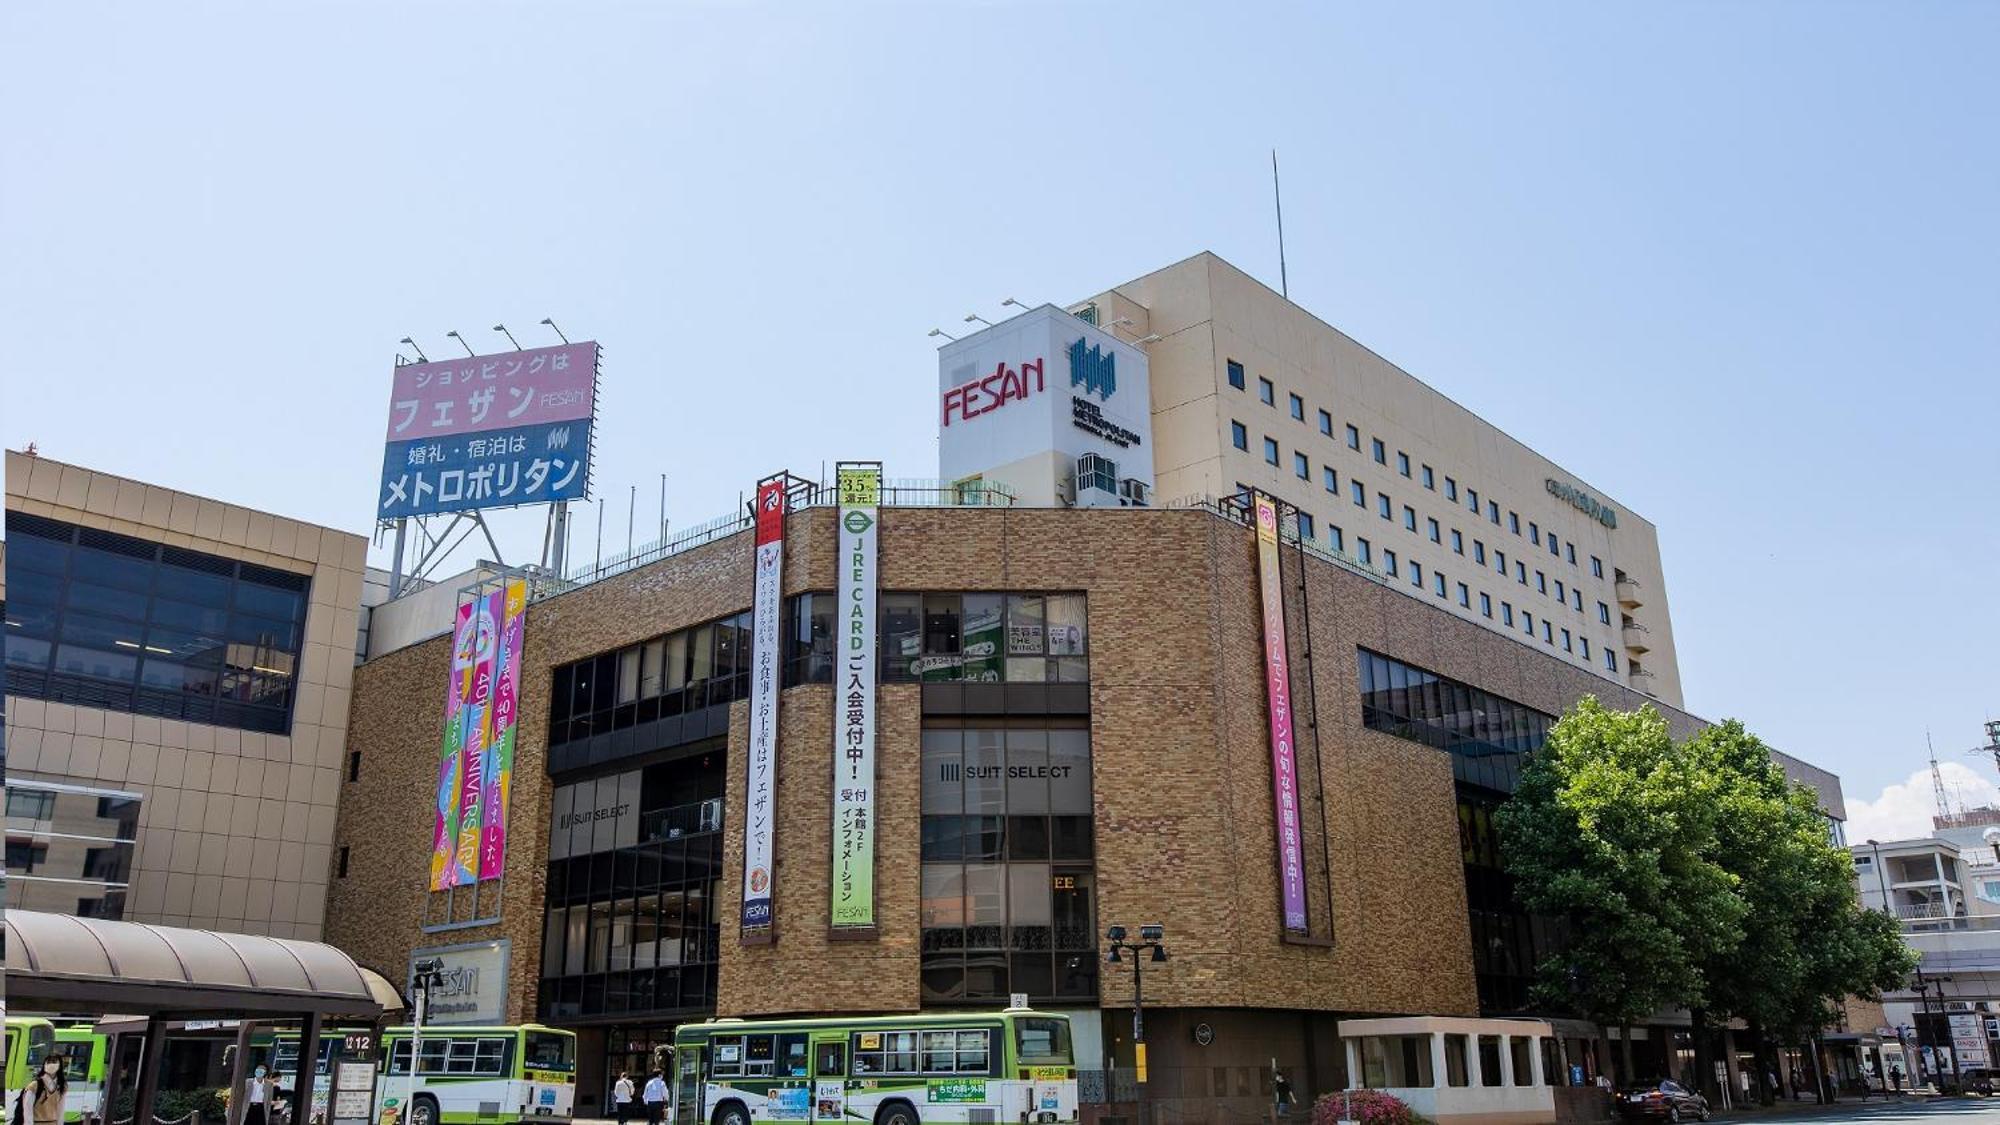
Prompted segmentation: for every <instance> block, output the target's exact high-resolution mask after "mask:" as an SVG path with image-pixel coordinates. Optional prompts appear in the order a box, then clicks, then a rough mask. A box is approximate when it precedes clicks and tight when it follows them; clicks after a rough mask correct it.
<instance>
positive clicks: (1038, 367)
mask: <svg viewBox="0 0 2000 1125" xmlns="http://www.w3.org/2000/svg"><path fill="white" fill-rule="evenodd" d="M1047 389H1048V387H1047V386H1046V385H1045V384H1044V383H1043V381H1042V360H1041V357H1040V356H1036V357H1035V358H1034V359H1031V360H1028V361H1027V362H1025V363H1023V364H1021V366H1020V367H1019V368H1018V369H1016V368H1010V367H1008V366H1007V364H1006V361H1004V360H1002V361H1001V362H999V363H997V364H995V365H994V367H993V374H991V375H988V376H986V377H985V378H983V379H974V380H972V381H971V382H968V383H961V384H959V385H958V386H956V387H952V388H951V389H949V390H947V391H945V392H944V425H946V426H950V425H951V423H952V419H953V418H954V417H956V418H958V419H959V420H960V421H967V422H969V421H971V420H972V419H974V418H977V417H979V416H980V415H981V414H984V413H986V412H987V411H989V410H998V409H1000V408H1001V407H1003V406H1005V405H1007V404H1008V403H1010V402H1017V401H1020V400H1022V399H1025V398H1027V397H1028V396H1029V395H1032V394H1035V393H1036V392H1038V391H1044V390H1047Z"/></svg>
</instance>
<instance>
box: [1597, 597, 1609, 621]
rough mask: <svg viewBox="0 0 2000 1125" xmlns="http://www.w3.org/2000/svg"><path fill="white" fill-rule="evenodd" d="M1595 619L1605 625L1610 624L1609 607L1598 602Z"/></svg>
mask: <svg viewBox="0 0 2000 1125" xmlns="http://www.w3.org/2000/svg"><path fill="white" fill-rule="evenodd" d="M1597 619H1598V620H1599V621H1601V622H1603V623H1604V624H1606V625H1609V624H1611V607H1610V606H1608V605H1605V604H1604V603H1603V602H1598V603H1597Z"/></svg>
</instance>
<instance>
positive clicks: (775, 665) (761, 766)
mask: <svg viewBox="0 0 2000 1125" xmlns="http://www.w3.org/2000/svg"><path fill="white" fill-rule="evenodd" d="M756 566H757V585H756V593H755V596H754V598H753V600H752V601H751V610H752V616H753V621H752V624H751V643H750V744H749V746H747V747H746V748H745V752H744V756H743V757H744V770H745V774H744V783H745V784H744V788H743V914H742V925H743V928H744V929H760V928H765V927H768V926H770V925H771V922H772V912H771V890H772V887H771V884H772V870H773V869H772V859H771V836H772V830H773V827H774V824H775V820H776V815H775V814H776V811H777V765H778V762H777V750H778V681H779V678H780V676H781V675H782V669H781V661H780V658H779V654H778V632H779V630H778V617H779V615H780V614H781V613H782V612H783V610H784V598H783V596H782V595H783V593H784V589H783V584H782V578H783V576H784V570H785V482H784V479H783V478H776V479H772V480H768V481H765V482H763V483H762V484H759V485H758V486H757V560H756Z"/></svg>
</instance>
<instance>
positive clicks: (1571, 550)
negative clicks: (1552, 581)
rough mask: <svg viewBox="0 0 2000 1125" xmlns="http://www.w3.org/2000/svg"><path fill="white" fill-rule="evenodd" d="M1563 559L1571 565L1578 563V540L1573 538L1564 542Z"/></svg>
mask: <svg viewBox="0 0 2000 1125" xmlns="http://www.w3.org/2000/svg"><path fill="white" fill-rule="evenodd" d="M1563 561H1564V562H1566V563H1568V564H1569V565H1571V566H1575V565H1576V540H1574V539H1572V540H1570V541H1569V542H1567V543H1564V544H1563Z"/></svg>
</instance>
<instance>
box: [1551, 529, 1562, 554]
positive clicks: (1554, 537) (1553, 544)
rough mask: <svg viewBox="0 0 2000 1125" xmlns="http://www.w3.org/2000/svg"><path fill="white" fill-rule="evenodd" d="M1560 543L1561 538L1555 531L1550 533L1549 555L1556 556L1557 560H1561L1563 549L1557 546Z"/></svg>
mask: <svg viewBox="0 0 2000 1125" xmlns="http://www.w3.org/2000/svg"><path fill="white" fill-rule="evenodd" d="M1558 542H1559V538H1558V536H1557V535H1556V533H1555V532H1553V531H1551V532H1549V554H1551V555H1555V556H1556V557H1557V558H1561V557H1562V548H1560V547H1558V546H1557V545H1556V544H1557V543H1558Z"/></svg>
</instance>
